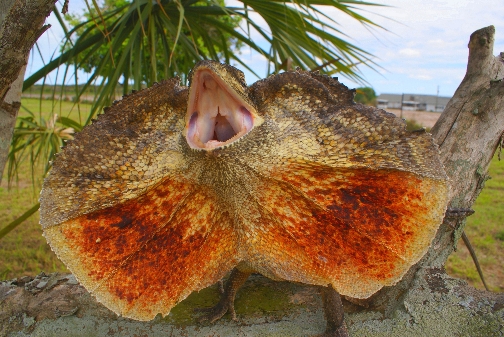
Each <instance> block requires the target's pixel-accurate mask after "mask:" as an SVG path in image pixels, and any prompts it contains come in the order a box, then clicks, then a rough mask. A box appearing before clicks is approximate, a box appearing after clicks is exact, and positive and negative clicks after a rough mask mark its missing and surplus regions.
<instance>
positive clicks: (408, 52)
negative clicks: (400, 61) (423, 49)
mask: <svg viewBox="0 0 504 337" xmlns="http://www.w3.org/2000/svg"><path fill="white" fill-rule="evenodd" d="M399 54H400V55H404V56H406V57H420V51H419V50H417V49H412V48H404V49H401V50H399Z"/></svg>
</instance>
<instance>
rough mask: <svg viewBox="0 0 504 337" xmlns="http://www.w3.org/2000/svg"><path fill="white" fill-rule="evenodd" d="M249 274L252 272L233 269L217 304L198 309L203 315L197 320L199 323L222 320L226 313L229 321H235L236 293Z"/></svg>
mask: <svg viewBox="0 0 504 337" xmlns="http://www.w3.org/2000/svg"><path fill="white" fill-rule="evenodd" d="M250 274H252V272H248V271H245V272H244V271H240V270H238V268H235V269H233V271H232V272H231V275H230V276H229V279H228V280H227V281H226V284H225V285H224V292H223V293H222V294H221V298H220V301H219V303H217V305H215V306H214V307H211V308H208V309H199V310H198V311H201V312H203V313H204V315H203V316H201V317H200V318H199V321H200V322H204V321H208V322H210V323H213V322H215V321H216V320H218V319H220V318H222V316H224V315H225V314H226V312H228V311H229V313H230V314H231V319H232V320H234V321H236V312H235V308H234V300H235V297H236V292H237V291H238V289H239V288H240V287H241V286H242V285H243V284H244V283H245V281H246V280H247V279H248V277H249V276H250Z"/></svg>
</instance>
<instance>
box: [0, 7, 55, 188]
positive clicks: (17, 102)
mask: <svg viewBox="0 0 504 337" xmlns="http://www.w3.org/2000/svg"><path fill="white" fill-rule="evenodd" d="M55 2H56V0H28V1H23V0H0V182H1V181H2V172H3V169H4V166H5V163H6V161H7V155H8V152H9V145H10V142H11V138H12V132H13V130H14V126H15V124H16V118H17V114H18V111H19V107H20V106H21V90H22V87H23V77H24V70H25V66H26V63H27V61H28V55H29V52H30V50H31V49H32V47H33V45H34V44H35V42H36V41H37V39H38V38H39V37H40V35H42V33H44V32H45V31H46V30H47V28H49V27H50V26H49V25H44V21H45V19H46V17H47V16H48V15H49V14H50V13H51V10H52V9H53V7H54V3H55Z"/></svg>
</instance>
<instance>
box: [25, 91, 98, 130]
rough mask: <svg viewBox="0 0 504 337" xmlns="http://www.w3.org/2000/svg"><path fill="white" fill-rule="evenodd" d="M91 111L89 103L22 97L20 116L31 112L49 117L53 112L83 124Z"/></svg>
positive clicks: (38, 115) (37, 115)
mask: <svg viewBox="0 0 504 337" xmlns="http://www.w3.org/2000/svg"><path fill="white" fill-rule="evenodd" d="M89 111H91V105H90V104H86V103H74V102H70V101H53V100H46V99H44V100H40V99H38V98H24V97H23V98H22V100H21V109H20V110H19V116H20V117H26V116H28V113H27V112H31V113H33V114H34V115H35V116H36V117H40V116H41V117H43V118H45V119H48V118H50V117H51V116H53V115H54V114H57V115H58V116H60V117H68V118H72V119H73V120H75V121H77V122H78V123H79V124H81V125H82V124H83V123H84V122H85V120H86V117H87V116H88V114H89Z"/></svg>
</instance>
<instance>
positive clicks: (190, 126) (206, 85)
mask: <svg viewBox="0 0 504 337" xmlns="http://www.w3.org/2000/svg"><path fill="white" fill-rule="evenodd" d="M187 108H188V109H187V116H186V139H187V143H188V144H189V146H190V147H191V148H193V149H204V150H212V149H215V148H217V147H221V146H225V145H228V144H230V143H233V142H234V141H236V140H238V139H239V138H241V137H243V136H244V135H246V134H247V133H249V132H250V130H252V128H253V127H254V124H257V123H254V122H257V120H256V119H257V118H255V116H254V115H255V114H254V113H253V112H255V111H254V108H253V107H251V106H250V105H249V104H247V103H246V102H244V100H243V99H241V98H240V96H239V95H238V94H237V93H236V92H235V91H234V90H233V89H232V88H231V87H230V86H229V85H227V84H226V82H224V81H223V80H222V79H220V78H219V76H217V75H216V74H215V73H214V72H212V71H211V70H209V69H202V70H200V71H198V72H197V73H196V74H195V75H194V78H193V83H192V85H191V89H190V93H189V103H188V107H187Z"/></svg>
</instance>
